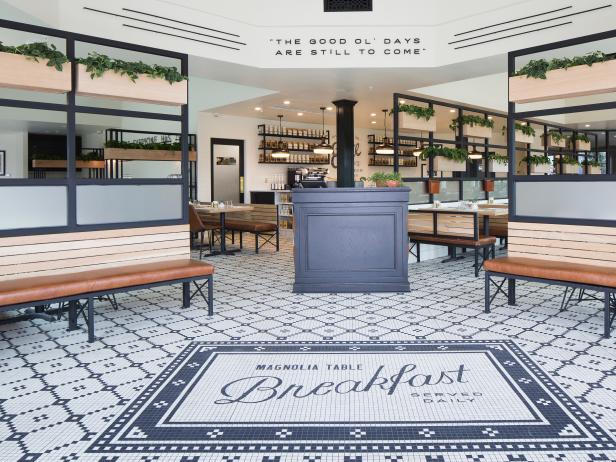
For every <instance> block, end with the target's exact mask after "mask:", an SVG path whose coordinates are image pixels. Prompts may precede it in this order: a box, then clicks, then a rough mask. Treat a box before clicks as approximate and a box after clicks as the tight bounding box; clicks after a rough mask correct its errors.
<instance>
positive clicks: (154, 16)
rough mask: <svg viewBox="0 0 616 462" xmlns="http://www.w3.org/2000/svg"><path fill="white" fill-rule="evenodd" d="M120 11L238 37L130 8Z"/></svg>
mask: <svg viewBox="0 0 616 462" xmlns="http://www.w3.org/2000/svg"><path fill="white" fill-rule="evenodd" d="M122 10H123V11H128V12H130V13H137V14H142V15H145V16H151V17H152V18H157V19H164V20H165V21H169V22H177V23H178V24H184V25H185V26H191V27H197V28H199V29H204V30H209V31H212V32H218V33H219V34H225V35H231V36H233V37H239V35H238V34H233V33H231V32H225V31H222V30H219V29H212V28H211V27H205V26H200V25H198V24H192V23H190V22H184V21H180V20H179V19H171V18H165V17H164V16H159V15H156V14H152V13H146V12H145V11H139V10H132V9H130V8H122Z"/></svg>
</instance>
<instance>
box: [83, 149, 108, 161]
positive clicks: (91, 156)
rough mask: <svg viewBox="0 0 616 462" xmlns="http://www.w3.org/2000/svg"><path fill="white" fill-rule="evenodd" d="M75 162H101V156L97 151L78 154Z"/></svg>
mask: <svg viewBox="0 0 616 462" xmlns="http://www.w3.org/2000/svg"><path fill="white" fill-rule="evenodd" d="M77 160H83V161H92V160H103V158H102V156H101V155H100V154H99V153H98V152H97V151H90V152H83V153H82V152H78V153H77Z"/></svg>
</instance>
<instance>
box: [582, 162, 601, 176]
mask: <svg viewBox="0 0 616 462" xmlns="http://www.w3.org/2000/svg"><path fill="white" fill-rule="evenodd" d="M582 165H583V166H585V167H588V174H589V175H601V162H599V161H598V160H591V159H587V160H584V161H583V162H582Z"/></svg>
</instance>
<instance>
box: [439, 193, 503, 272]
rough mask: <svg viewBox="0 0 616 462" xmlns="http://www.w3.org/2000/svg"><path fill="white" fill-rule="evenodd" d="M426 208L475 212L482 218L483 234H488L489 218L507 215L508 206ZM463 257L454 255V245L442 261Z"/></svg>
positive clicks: (441, 211)
mask: <svg viewBox="0 0 616 462" xmlns="http://www.w3.org/2000/svg"><path fill="white" fill-rule="evenodd" d="M428 210H431V211H432V212H434V213H439V212H440V213H452V212H465V213H469V212H471V213H475V214H476V215H477V217H479V218H482V219H483V235H484V236H489V235H490V218H496V217H503V216H508V215H509V208H508V207H503V206H500V207H490V206H489V205H486V206H482V207H479V208H476V209H474V208H470V207H443V206H440V207H434V206H433V207H429V208H428ZM461 258H464V256H463V255H460V256H458V255H456V249H455V247H454V248H453V249H452V250H451V252H450V255H449V257H448V258H447V259H445V260H443V261H442V263H448V262H450V261H454V260H459V259H461Z"/></svg>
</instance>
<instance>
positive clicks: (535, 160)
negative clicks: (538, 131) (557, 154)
mask: <svg viewBox="0 0 616 462" xmlns="http://www.w3.org/2000/svg"><path fill="white" fill-rule="evenodd" d="M522 162H528V163H529V164H530V165H551V163H552V162H550V158H549V157H547V156H529V157H525V158H524V159H522V160H521V161H520V163H522Z"/></svg>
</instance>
